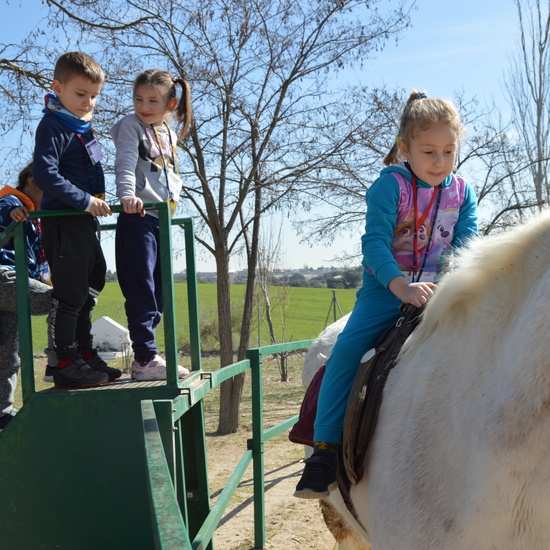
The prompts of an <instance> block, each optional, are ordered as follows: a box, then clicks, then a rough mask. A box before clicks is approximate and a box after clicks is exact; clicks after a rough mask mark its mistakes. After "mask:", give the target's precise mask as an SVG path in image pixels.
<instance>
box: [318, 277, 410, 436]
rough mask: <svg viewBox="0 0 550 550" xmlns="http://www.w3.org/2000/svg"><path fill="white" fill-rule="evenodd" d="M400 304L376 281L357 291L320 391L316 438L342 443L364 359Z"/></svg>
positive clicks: (396, 316) (393, 318)
mask: <svg viewBox="0 0 550 550" xmlns="http://www.w3.org/2000/svg"><path fill="white" fill-rule="evenodd" d="M400 305H401V301H400V300H399V299H398V298H396V297H395V295H394V294H393V293H392V292H390V291H389V290H388V289H386V288H384V287H383V286H382V285H380V284H379V283H377V282H375V281H374V280H373V281H372V282H371V281H368V284H364V285H363V287H362V288H361V289H360V290H359V291H358V292H357V300H356V302H355V306H354V307H353V311H352V313H351V315H350V318H349V319H348V322H347V323H346V326H345V327H344V330H343V331H342V332H341V333H340V335H339V336H338V338H337V340H336V343H335V345H334V348H333V349H332V354H331V356H330V357H329V359H328V361H327V365H326V372H325V376H324V378H323V382H322V384H321V389H320V392H319V401H318V404H317V416H316V418H315V426H314V439H315V441H326V442H330V443H341V442H342V431H343V427H344V417H345V414H346V407H347V404H348V398H349V394H350V391H351V386H352V384H353V380H354V378H355V373H356V372H357V368H358V366H359V363H360V361H361V357H363V355H364V354H365V353H366V352H367V351H369V350H370V349H372V348H373V347H374V344H375V343H376V340H377V339H378V338H379V337H380V336H381V335H382V333H383V332H384V330H385V329H386V328H388V327H389V326H390V325H391V324H392V323H394V322H395V321H396V320H397V319H398V318H399V316H400V312H399V306H400Z"/></svg>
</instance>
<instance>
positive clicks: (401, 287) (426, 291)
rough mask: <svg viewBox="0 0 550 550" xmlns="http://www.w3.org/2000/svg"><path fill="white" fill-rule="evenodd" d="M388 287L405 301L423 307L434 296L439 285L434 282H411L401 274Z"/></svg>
mask: <svg viewBox="0 0 550 550" xmlns="http://www.w3.org/2000/svg"><path fill="white" fill-rule="evenodd" d="M388 288H389V289H390V290H391V291H392V292H393V293H394V294H395V295H396V296H397V297H398V298H399V299H400V300H401V301H402V302H403V303H404V304H411V305H413V306H415V307H422V306H423V305H424V304H426V303H427V302H428V300H429V299H430V298H431V297H432V296H433V293H434V290H435V289H436V288H437V285H436V284H434V283H409V281H407V279H405V277H402V276H399V277H396V278H395V279H392V280H391V281H390V284H389V285H388Z"/></svg>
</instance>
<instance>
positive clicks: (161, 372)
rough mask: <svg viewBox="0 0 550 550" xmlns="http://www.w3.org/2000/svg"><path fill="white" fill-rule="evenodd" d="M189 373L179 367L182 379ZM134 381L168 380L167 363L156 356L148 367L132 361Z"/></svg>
mask: <svg viewBox="0 0 550 550" xmlns="http://www.w3.org/2000/svg"><path fill="white" fill-rule="evenodd" d="M188 374H189V371H188V370H187V369H186V368H185V367H182V366H181V365H178V375H179V377H180V378H183V377H184V376H187V375H188ZM132 379H134V380H139V381H145V380H166V361H165V360H164V359H163V358H162V357H161V356H160V355H155V356H154V357H153V359H151V361H149V362H148V363H147V364H146V365H143V366H142V365H140V364H139V363H138V362H137V361H132Z"/></svg>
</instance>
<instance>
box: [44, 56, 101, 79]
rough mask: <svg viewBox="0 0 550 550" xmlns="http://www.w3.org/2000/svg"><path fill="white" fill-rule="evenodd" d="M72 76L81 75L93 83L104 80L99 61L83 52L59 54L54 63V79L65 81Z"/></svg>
mask: <svg viewBox="0 0 550 550" xmlns="http://www.w3.org/2000/svg"><path fill="white" fill-rule="evenodd" d="M73 76H83V77H85V78H87V79H88V80H90V81H92V82H93V83H94V84H96V83H98V82H103V81H104V80H105V74H104V73H103V69H102V68H101V66H100V65H99V63H98V62H97V61H96V60H95V59H94V58H93V57H90V56H89V55H88V54H85V53H84V52H66V53H64V54H62V55H60V56H59V58H58V59H57V62H56V63H55V68H54V70H53V78H54V80H59V82H64V83H65V82H67V81H68V80H70V79H71V78H72V77H73Z"/></svg>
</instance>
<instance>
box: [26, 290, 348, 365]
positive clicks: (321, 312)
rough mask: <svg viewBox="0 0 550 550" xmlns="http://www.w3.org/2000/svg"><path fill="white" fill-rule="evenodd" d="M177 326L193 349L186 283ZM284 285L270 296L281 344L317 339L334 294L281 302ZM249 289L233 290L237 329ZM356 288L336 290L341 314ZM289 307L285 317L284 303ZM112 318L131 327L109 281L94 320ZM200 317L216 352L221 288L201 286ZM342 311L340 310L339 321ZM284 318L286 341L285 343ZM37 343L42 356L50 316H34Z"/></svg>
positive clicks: (295, 293) (312, 293)
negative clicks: (282, 303) (278, 294)
mask: <svg viewBox="0 0 550 550" xmlns="http://www.w3.org/2000/svg"><path fill="white" fill-rule="evenodd" d="M174 286H175V301H176V323H177V334H178V347H179V348H180V349H182V350H185V349H186V348H187V347H188V342H189V337H188V327H189V322H188V313H187V285H186V284H185V283H176V284H175V285H174ZM280 288H281V287H273V288H272V294H271V298H270V301H271V308H272V318H273V323H274V325H275V331H276V336H277V340H278V342H284V341H297V340H308V339H310V338H315V337H316V336H317V335H318V334H319V333H320V332H321V331H322V330H323V328H324V326H325V321H326V320H327V316H328V314H329V309H330V307H331V303H332V290H330V289H327V288H297V287H292V288H289V289H287V290H288V291H289V292H288V298H284V299H282V300H281V299H278V298H277V292H278V291H279V289H280ZM244 291H245V287H244V285H233V286H232V287H231V293H232V295H231V298H232V317H234V320H235V326H237V327H238V326H239V323H240V317H241V315H242V303H243V296H244ZM355 292H356V291H355V290H337V291H336V299H337V301H338V304H339V305H340V308H341V309H342V312H343V313H344V314H346V313H349V312H350V311H351V309H352V307H353V304H354V302H355ZM281 301H282V302H284V303H285V304H286V308H285V313H284V315H283V314H282V313H281V311H282V308H281V307H279V304H280V303H281ZM103 316H107V317H111V318H112V319H114V320H115V321H116V322H118V323H120V324H121V325H123V326H126V315H125V312H124V299H123V297H122V294H121V292H120V288H119V286H118V283H107V284H106V286H105V289H104V291H103V292H102V293H101V295H100V297H99V302H98V305H97V307H96V309H95V310H94V315H93V320H95V319H98V318H99V317H103ZM199 316H200V321H201V347H202V350H203V351H215V350H216V349H217V342H216V340H215V336H212V334H215V333H216V321H215V320H216V318H217V312H216V285H213V284H201V285H199ZM339 317H340V312H339V310H338V309H337V318H339ZM283 318H284V326H285V334H286V338H284V339H283V329H282V327H283ZM333 319H334V317H333V311H332V310H331V311H330V316H329V319H328V324H330V323H332V322H333ZM32 327H33V342H34V353H35V354H37V353H41V352H42V350H43V349H44V348H45V347H46V323H45V317H33V318H32ZM259 328H260V345H262V346H263V345H268V344H269V343H270V342H269V336H268V331H267V327H266V325H265V322H264V321H263V320H261V322H260V327H259ZM234 342H235V346H236V344H237V342H238V330H237V329H236V332H235V338H234ZM157 343H158V344H159V348H160V349H161V350H162V349H164V332H163V326H162V323H161V325H160V326H159V329H158V330H157ZM257 345H258V315H257V309H255V314H254V322H253V330H252V334H251V338H250V347H256V346H257Z"/></svg>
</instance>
